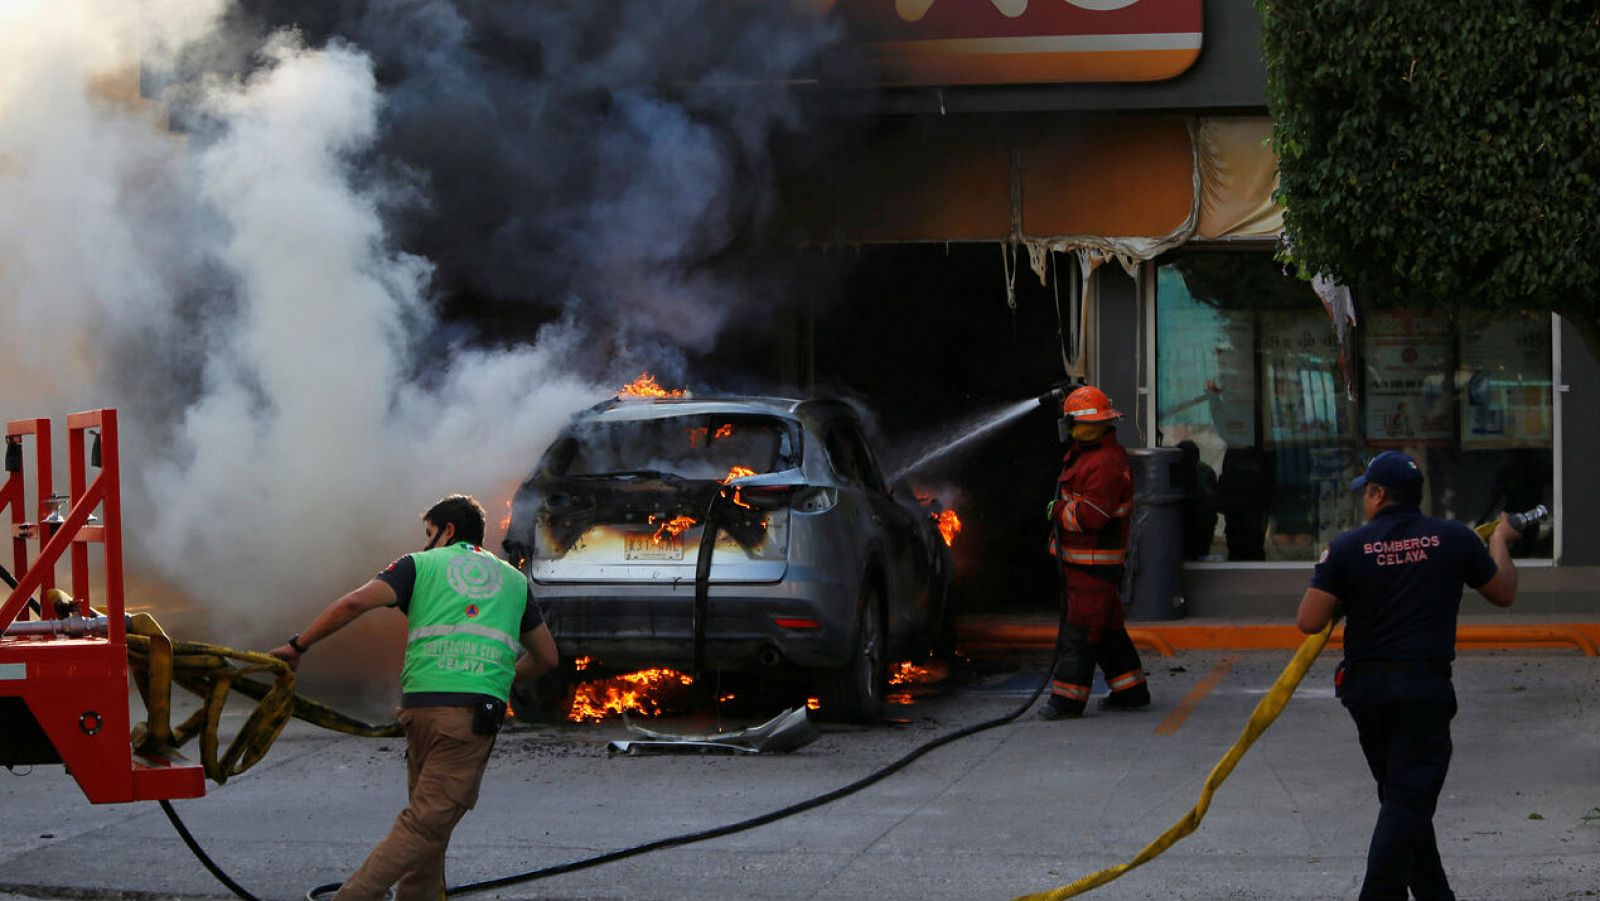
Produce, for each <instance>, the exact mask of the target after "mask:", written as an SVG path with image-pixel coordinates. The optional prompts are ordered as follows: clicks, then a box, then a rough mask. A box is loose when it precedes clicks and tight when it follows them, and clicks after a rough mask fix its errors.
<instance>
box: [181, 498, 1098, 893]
mask: <svg viewBox="0 0 1600 901" xmlns="http://www.w3.org/2000/svg"><path fill="white" fill-rule="evenodd" d="M721 498H722V493H721V492H718V493H717V494H716V495H715V496H714V497H713V499H712V501H711V505H710V507H708V508H707V510H706V518H705V520H704V522H705V525H704V531H703V532H702V533H701V539H700V553H699V556H698V557H697V558H696V560H695V620H694V621H695V672H696V679H697V680H698V679H699V673H700V671H701V669H702V668H703V665H704V662H705V660H704V656H705V614H706V607H707V601H708V595H709V585H708V575H709V573H710V567H711V552H710V550H709V548H710V547H711V546H712V545H714V544H715V543H716V532H717V529H718V528H719V523H718V521H717V511H718V509H719V507H720V506H721V505H720V503H719V500H720V499H721ZM708 536H709V537H708ZM1065 621H1066V615H1065V614H1064V613H1063V615H1062V619H1061V622H1063V623H1064V622H1065ZM1057 628H1058V630H1059V628H1060V626H1059V625H1058V627H1057ZM1060 659H1061V643H1060V636H1059V635H1058V636H1057V640H1056V643H1055V651H1054V652H1053V653H1052V654H1051V657H1050V665H1049V666H1047V667H1045V671H1044V678H1043V679H1041V680H1040V681H1039V684H1038V685H1037V686H1035V687H1034V689H1033V692H1032V693H1031V694H1029V695H1028V699H1027V700H1026V701H1023V702H1022V704H1021V705H1019V706H1018V707H1017V708H1016V709H1015V710H1013V711H1011V712H1010V713H1007V714H1005V715H1004V716H999V717H995V718H993V719H988V720H984V721H983V722H980V723H974V724H973V725H971V726H964V727H962V728H960V729H957V730H955V731H953V732H948V733H945V734H944V735H941V736H938V737H936V738H932V739H929V740H928V741H925V742H923V743H922V744H920V745H918V746H917V747H915V748H912V749H911V750H910V751H908V752H906V753H905V754H903V755H901V756H900V757H898V758H896V759H895V760H893V761H890V762H889V763H888V764H885V765H884V766H882V767H879V768H878V769H876V770H873V771H872V772H870V773H868V774H867V775H865V776H862V777H861V778H860V779H857V780H856V781H854V782H851V783H849V784H848V785H842V786H840V787H838V788H836V789H833V790H832V791H828V792H824V793H822V794H820V795H816V796H813V797H811V798H807V799H805V800H803V801H797V802H795V803H793V804H790V805H788V806H785V807H780V808H778V809H776V810H772V811H768V812H767V813H763V814H758V815H756V816H753V817H749V818H748V819H743V820H738V821H736V822H733V823H728V824H725V825H722V826H714V827H712V828H710V829H702V830H699V831H696V832H685V833H682V834H680V835H671V836H667V837H666V838H659V839H656V840H654V841H649V842H644V843H643V844H638V845H633V846H631V847H627V848H619V849H617V850H615V851H606V852H604V853H602V854H596V855H593V856H591V857H584V858H580V859H578V860H574V861H569V862H567V863H561V864H554V865H552V866H548V867H540V868H537V869H532V870H525V871H523V872H521V873H514V874H512V875H509V876H497V877H495V878H493V879H484V880H481V881H478V882H468V883H465V884H463V885H455V886H449V887H447V888H446V889H445V894H446V895H447V896H455V895H466V894H470V893H472V892H482V891H487V890H489V889H494V888H504V887H505V886H508V885H516V884H519V883H523V882H533V881H535V880H538V879H548V878H550V877H551V876H561V875H565V874H567V873H576V872H578V871H579V870H587V869H590V868H592V867H598V866H601V865H602V864H608V863H614V862H616V861H619V860H625V859H627V858H629V857H638V856H640V855H642V854H649V853H650V852H652V851H660V850H662V849H665V848H679V847H683V846H684V845H692V844H695V843H697V842H703V841H707V840H709V839H713V838H721V837H722V836H724V835H733V834H735V833H738V832H744V831H746V830H749V829H754V828H756V827H757V826H765V825H766V824H768V823H774V822H777V821H778V820H782V819H787V818H789V817H792V816H794V815H795V814H799V813H804V812H806V811H808V810H814V809H816V808H818V807H822V806H823V805H825V804H831V803H833V802H834V801H837V800H839V799H840V798H846V797H849V796H850V795H853V794H855V793H856V792H858V791H861V790H862V789H864V788H866V787H868V786H870V785H874V784H876V783H878V782H881V781H883V780H884V779H887V778H888V777H890V776H892V775H894V774H895V773H897V772H899V771H900V770H902V769H905V768H906V767H907V766H910V765H911V764H912V763H913V762H915V761H916V760H917V759H918V758H920V757H922V756H923V755H925V754H927V753H929V752H930V751H933V750H935V749H938V748H942V747H944V746H945V745H948V744H951V743H952V742H957V741H960V740H961V739H963V738H968V737H971V736H973V735H977V734H978V733H980V732H986V731H988V730H990V729H994V728H996V727H999V726H1004V725H1005V724H1007V723H1009V722H1012V721H1013V720H1015V719H1016V718H1017V717H1019V716H1022V715H1023V714H1024V713H1027V712H1028V709H1029V708H1031V707H1032V706H1033V704H1034V702H1035V701H1037V700H1038V699H1039V695H1041V694H1043V693H1044V690H1045V687H1046V686H1048V685H1049V684H1050V679H1051V677H1052V676H1053V675H1054V673H1055V670H1056V664H1057V663H1058V662H1059V661H1060ZM161 806H162V809H163V810H165V811H166V813H167V817H168V819H170V820H172V825H173V828H175V829H177V830H178V834H179V835H180V836H181V837H182V838H183V840H184V843H185V844H186V845H188V846H189V850H190V851H192V852H193V853H194V855H195V857H197V858H199V860H200V863H201V864H203V865H204V866H205V868H206V869H207V870H209V871H210V872H211V874H212V875H213V876H216V877H217V879H218V881H220V882H221V883H222V884H223V885H225V886H227V887H228V889H229V891H232V892H233V893H234V895H235V896H237V897H239V898H242V899H244V901H260V899H258V898H256V896H254V895H252V894H250V893H249V892H247V891H245V890H244V889H242V888H240V887H239V886H238V884H237V883H235V882H234V881H233V880H232V879H230V878H228V876H227V874H226V873H224V872H223V871H222V869H221V868H220V867H218V866H217V865H216V864H215V863H214V862H212V860H211V858H210V857H208V856H207V855H206V853H205V851H204V850H202V849H201V848H200V846H199V844H198V843H196V842H195V841H194V838H193V837H192V836H191V835H189V832H188V830H187V829H185V828H184V826H183V822H182V821H181V820H179V819H178V814H177V812H176V811H174V810H173V809H172V806H171V805H170V804H168V803H167V802H165V801H162V802H161ZM341 885H343V883H342V882H329V883H325V884H323V885H319V886H317V887H316V888H313V889H311V890H310V891H308V892H306V895H305V897H306V901H318V899H320V898H324V897H330V896H332V894H333V893H334V892H336V891H338V890H339V886H341Z"/></svg>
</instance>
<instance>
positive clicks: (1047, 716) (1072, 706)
mask: <svg viewBox="0 0 1600 901" xmlns="http://www.w3.org/2000/svg"><path fill="white" fill-rule="evenodd" d="M1080 716H1083V702H1082V701H1079V702H1077V703H1073V702H1071V701H1068V700H1067V699H1065V698H1062V697H1059V696H1056V697H1052V698H1051V699H1050V700H1048V701H1046V702H1044V703H1043V704H1041V705H1039V719H1042V720H1075V719H1077V718H1078V717H1080Z"/></svg>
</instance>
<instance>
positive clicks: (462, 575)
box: [400, 542, 528, 700]
mask: <svg viewBox="0 0 1600 901" xmlns="http://www.w3.org/2000/svg"><path fill="white" fill-rule="evenodd" d="M411 560H412V562H413V563H415V564H416V567H417V581H416V584H415V586H414V587H413V588H412V590H411V606H410V607H409V608H408V610H407V616H406V620H407V629H408V631H407V633H406V662H405V666H404V668H402V669H401V671H400V687H401V690H402V691H404V692H406V693H407V694H411V693H413V692H466V693H472V694H483V695H490V696H492V697H496V698H499V699H501V700H505V699H506V698H508V697H510V694H511V678H512V675H513V673H514V670H515V667H516V662H517V649H518V648H519V647H520V646H521V645H520V644H519V643H518V641H517V638H518V634H517V633H518V630H519V627H520V626H521V625H522V612H523V610H524V609H526V607H527V604H528V582H527V579H526V578H524V577H523V575H522V573H520V572H518V571H517V570H516V569H515V568H513V567H512V566H511V564H509V563H506V562H505V561H503V560H501V559H500V558H499V557H496V556H495V555H494V554H491V553H489V552H488V551H486V550H484V549H483V548H479V547H474V546H472V545H470V544H467V543H466V542H461V543H459V544H452V545H450V546H449V547H441V548H434V549H433V550H431V551H420V552H418V553H415V554H412V555H411Z"/></svg>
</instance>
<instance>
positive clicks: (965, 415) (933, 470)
mask: <svg viewBox="0 0 1600 901" xmlns="http://www.w3.org/2000/svg"><path fill="white" fill-rule="evenodd" d="M808 253H815V254H816V255H817V256H820V257H822V258H824V259H826V261H827V263H828V264H829V265H828V266H825V267H820V268H833V267H835V266H837V267H838V268H836V269H834V271H835V272H836V273H837V276H836V280H834V281H833V290H832V291H831V292H830V293H831V296H814V297H808V298H805V299H804V300H802V301H801V302H800V304H801V305H800V308H799V309H798V310H797V311H796V315H795V317H794V320H795V321H794V325H795V329H794V343H795V345H796V347H795V352H793V353H780V354H778V358H779V359H784V358H788V359H789V360H792V361H793V365H794V367H795V370H796V371H795V372H793V373H792V374H791V373H785V374H784V376H787V377H786V378H784V381H789V382H791V383H792V384H796V385H799V386H800V387H801V388H802V389H804V388H805V387H807V385H808V383H809V385H810V386H811V387H812V388H813V390H814V391H815V393H818V394H826V393H830V392H831V393H838V394H842V395H845V396H853V397H857V398H859V399H861V400H862V401H863V402H864V403H865V404H866V405H867V406H869V407H870V408H871V410H872V411H873V412H874V413H875V414H876V417H877V425H878V429H879V432H880V435H879V436H878V441H877V445H878V446H879V447H880V448H881V449H882V454H883V456H884V457H885V459H884V461H883V467H884V469H885V471H886V473H889V474H893V473H894V472H896V471H897V470H899V469H901V468H902V467H904V466H906V465H908V464H910V463H912V462H913V460H914V459H916V458H917V457H920V456H922V455H924V454H925V453H927V452H928V451H930V450H932V449H937V448H939V447H942V446H944V445H946V444H947V443H948V442H950V441H952V440H954V439H957V438H960V437H962V436H963V435H969V434H971V433H973V432H976V431H978V430H980V429H983V428H985V427H988V430H987V431H984V432H983V433H982V434H977V435H974V436H973V437H971V438H970V440H967V441H965V442H964V443H961V444H959V445H957V446H956V447H955V448H954V449H952V450H950V451H949V452H947V453H943V454H939V455H936V456H934V457H933V458H932V459H929V460H928V461H927V462H926V463H923V464H921V465H918V466H917V467H916V468H915V469H914V470H913V471H910V472H907V473H905V479H906V481H908V482H909V483H910V485H911V487H912V488H913V489H914V490H915V491H917V492H918V493H926V494H931V495H933V496H934V497H937V498H938V499H939V500H940V502H941V503H942V504H943V505H944V506H945V507H946V508H949V509H954V510H955V511H956V512H957V514H958V515H959V516H960V519H961V524H962V529H961V532H960V533H959V534H958V535H957V536H956V537H955V539H954V542H953V544H952V547H951V550H952V552H953V553H954V555H955V559H956V572H957V576H956V588H955V591H956V594H957V597H958V600H959V602H960V603H961V607H960V609H961V610H962V612H963V614H964V615H969V614H984V613H1002V612H1006V613H1010V612H1046V611H1052V610H1055V609H1056V608H1057V605H1058V603H1059V602H1058V587H1057V578H1058V577H1057V575H1056V572H1055V568H1054V565H1053V563H1052V562H1051V560H1050V558H1049V556H1048V555H1047V553H1046V550H1045V544H1046V540H1047V537H1048V536H1047V532H1048V529H1047V524H1046V520H1045V516H1044V508H1045V504H1046V502H1047V501H1048V500H1049V498H1050V496H1051V492H1052V491H1053V488H1054V482H1055V477H1056V474H1057V471H1058V470H1059V468H1060V461H1061V454H1062V448H1061V445H1060V444H1059V442H1058V440H1057V437H1056V423H1055V415H1054V413H1052V412H1050V411H1047V410H1045V409H1044V408H1043V407H1041V406H1039V405H1038V404H1033V405H1032V406H1026V405H1024V404H1022V403H1021V402H1023V401H1026V400H1027V399H1029V398H1032V397H1036V396H1038V395H1039V394H1041V393H1044V392H1046V391H1048V390H1049V389H1050V388H1051V386H1052V385H1053V384H1054V383H1056V382H1057V381H1058V380H1060V379H1062V378H1063V377H1064V367H1063V362H1062V343H1061V338H1060V332H1061V328H1062V326H1061V325H1060V324H1059V323H1061V322H1068V323H1070V322H1071V321H1073V316H1072V301H1071V299H1070V297H1069V296H1068V295H1069V293H1070V292H1069V287H1070V283H1071V280H1072V278H1074V276H1072V275H1071V273H1072V272H1073V271H1074V270H1073V269H1072V268H1071V264H1070V261H1069V258H1068V257H1066V256H1060V255H1058V256H1057V257H1056V258H1055V260H1054V263H1056V264H1058V266H1059V269H1060V272H1061V273H1062V274H1063V275H1064V276H1065V278H1063V279H1062V282H1063V284H1062V285H1061V290H1060V292H1059V295H1058V293H1057V291H1056V290H1055V286H1054V285H1053V284H1052V286H1050V287H1045V286H1042V285H1041V284H1040V281H1039V279H1038V278H1037V277H1036V276H1035V275H1034V274H1033V272H1032V271H1031V270H1030V269H1029V268H1028V264H1027V255H1026V254H1025V253H1018V254H1017V259H1016V260H1015V261H1012V260H1009V259H1008V258H1007V256H1006V255H1005V254H1004V253H1003V252H1002V246H1001V245H999V244H991V243H961V244H948V245H947V244H883V245H866V246H863V247H861V248H859V249H850V250H832V251H827V252H808ZM841 263H842V264H843V265H840V264H841ZM1017 269H1019V270H1020V271H1015V272H1014V275H1013V277H1011V278H1010V279H1008V270H1017ZM1054 275H1055V270H1054V269H1052V270H1051V276H1052V280H1053V279H1054ZM1008 281H1010V283H1011V284H1013V285H1014V294H1013V297H1014V300H1015V305H1014V307H1013V305H1012V304H1011V303H1008V299H1007V294H1008V292H1007V290H1006V285H1007V282H1008ZM818 287H820V285H819V286H818ZM1058 301H1059V303H1060V305H1061V311H1062V316H1061V317H1060V318H1059V319H1058V316H1057V312H1056V308H1057V303H1058ZM781 343H783V341H782V339H780V344H781ZM1019 407H1020V408H1021V409H1020V410H1019ZM1008 413H1009V416H1007V414H1008ZM1000 416H1007V418H1005V419H1004V420H1003V421H1001V422H999V424H995V421H996V417H1000Z"/></svg>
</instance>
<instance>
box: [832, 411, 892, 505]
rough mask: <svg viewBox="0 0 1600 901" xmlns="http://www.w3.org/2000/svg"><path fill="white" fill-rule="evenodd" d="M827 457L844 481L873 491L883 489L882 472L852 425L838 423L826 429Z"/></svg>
mask: <svg viewBox="0 0 1600 901" xmlns="http://www.w3.org/2000/svg"><path fill="white" fill-rule="evenodd" d="M826 443H827V445H828V459H830V460H832V461H833V469H834V472H836V473H838V474H839V477H840V478H842V479H845V480H846V481H849V482H853V483H855V484H857V485H861V486H863V487H865V488H871V489H872V490H874V491H880V492H881V491H883V490H884V488H883V473H881V472H879V470H878V464H877V461H875V460H874V459H873V458H872V453H871V452H870V451H869V450H868V449H867V444H866V442H865V441H863V440H862V438H861V433H860V432H858V431H856V429H855V427H854V426H851V425H849V424H847V423H839V424H837V425H834V426H833V427H832V428H830V429H828V436H827V438H826Z"/></svg>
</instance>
